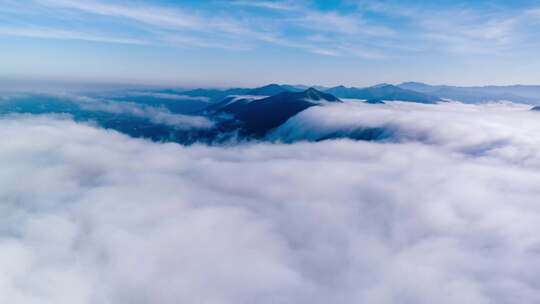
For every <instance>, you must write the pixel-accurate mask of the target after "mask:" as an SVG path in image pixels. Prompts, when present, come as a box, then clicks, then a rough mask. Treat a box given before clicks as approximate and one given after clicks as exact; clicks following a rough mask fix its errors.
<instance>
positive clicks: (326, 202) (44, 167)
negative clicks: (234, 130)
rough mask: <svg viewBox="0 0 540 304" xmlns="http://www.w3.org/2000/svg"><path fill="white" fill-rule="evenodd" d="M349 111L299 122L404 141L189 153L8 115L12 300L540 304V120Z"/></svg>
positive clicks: (516, 110) (432, 111)
mask: <svg viewBox="0 0 540 304" xmlns="http://www.w3.org/2000/svg"><path fill="white" fill-rule="evenodd" d="M342 107H343V108H338V107H336V108H330V107H325V108H328V109H325V110H328V111H329V112H328V113H329V114H328V115H330V116H328V117H323V116H320V115H318V113H317V111H318V109H317V108H312V109H310V110H308V111H306V112H305V113H304V114H301V117H297V119H300V118H302V119H303V121H304V122H306V123H308V122H309V121H310V120H308V119H307V118H309V119H312V120H313V122H315V121H316V122H318V125H317V126H320V127H321V129H323V130H326V129H327V128H329V126H331V125H336V124H337V121H336V119H332V118H330V117H333V118H337V117H338V116H332V114H337V113H339V114H340V115H342V114H343V113H350V115H349V116H344V117H343V119H342V121H344V122H343V124H347V123H349V124H351V125H352V121H356V122H357V123H358V122H359V121H360V122H362V124H365V123H368V122H369V123H372V124H373V125H379V124H384V123H389V122H390V121H393V122H394V124H395V125H397V126H399V127H400V128H403V130H406V133H407V134H408V136H407V139H406V140H402V141H400V142H397V141H396V142H387V143H373V142H354V141H349V140H336V141H324V142H318V143H295V144H290V145H285V144H269V143H253V144H243V145H238V146H231V147H208V146H199V145H195V146H190V147H183V146H179V145H176V144H157V143H152V142H149V141H144V140H138V139H133V138H129V137H127V136H124V135H121V134H119V133H116V132H113V131H107V130H103V129H98V128H95V127H92V126H89V125H84V124H77V123H75V122H73V121H70V120H67V119H62V118H58V117H50V116H10V117H4V118H2V119H1V120H0V126H1V127H0V137H1V138H5V139H9V140H3V141H0V167H1V168H2V171H1V172H0V202H1V204H0V208H1V212H2V217H1V218H0V261H1V262H0V300H1V301H2V302H6V303H7V302H9V303H15V304H17V303H25V304H26V303H55V304H56V303H69V304H73V303H98V304H101V303H165V304H167V303H276V302H277V303H433V302H437V303H494V302H496V303H516V302H519V303H536V302H538V301H539V300H540V292H539V291H538V290H539V289H538V279H539V277H538V273H540V264H539V263H538V258H539V255H540V253H539V248H540V237H539V236H538V233H537V231H538V230H539V229H540V205H539V204H538V197H540V188H538V185H539V184H540V173H538V172H539V171H538V168H539V166H540V153H539V152H538V148H537V147H539V145H538V140H537V139H535V138H537V136H538V132H537V131H538V128H540V126H539V125H540V123H539V121H538V119H540V116H539V115H537V113H528V112H525V111H522V110H523V109H522V108H520V107H516V106H512V105H492V106H489V105H488V106H469V105H459V104H446V105H439V106H427V105H403V104H400V103H396V104H392V105H387V106H386V107H385V106H379V105H369V106H360V105H359V106H353V105H347V104H346V105H343V106H342ZM348 107H350V108H348ZM343 109H344V110H345V111H343ZM334 111H336V112H334ZM427 113H429V115H428V114H427ZM319 114H320V113H319ZM533 114H534V115H533ZM518 118H519V119H518ZM435 122H436V123H435ZM406 126H408V128H407V129H405V127H406ZM321 132H322V131H321ZM415 134H416V136H414V135H415ZM501 139H504V140H501ZM494 140H496V141H499V142H500V143H499V144H498V145H495V146H489V148H486V149H484V150H483V151H482V152H481V153H470V152H469V150H468V149H467V147H476V146H477V145H478V143H483V142H492V141H494Z"/></svg>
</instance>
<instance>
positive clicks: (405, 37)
mask: <svg viewBox="0 0 540 304" xmlns="http://www.w3.org/2000/svg"><path fill="white" fill-rule="evenodd" d="M1 4H2V5H1V6H0V44H1V45H2V48H0V77H2V78H3V79H19V80H36V79H39V80H50V81H68V80H69V81H92V82H119V83H144V84H161V85H177V86H236V85H260V84H265V83H269V82H278V83H292V84H299V83H303V84H322V85H337V84H345V85H356V86H364V85H371V84H376V83H381V82H389V83H398V82H401V81H424V82H428V83H434V84H438V83H447V84H460V85H481V84H512V83H523V84H534V83H540V81H539V79H540V60H538V54H539V53H540V37H539V36H540V1H524V0H521V1H511V2H510V1H446V0H443V1H419V0H417V1H412V0H410V1H370V0H366V1H362V0H350V1H348V0H343V1H322V0H318V1H302V0H298V1H287V0H282V1H265V0H262V1H249V0H230V1H225V0H208V1H172V0H160V1H157V0H156V1H149V0H147V1H142V0H132V1H123V0H108V1H105V0H84V1H82V0H81V1H77V0H2V1H1Z"/></svg>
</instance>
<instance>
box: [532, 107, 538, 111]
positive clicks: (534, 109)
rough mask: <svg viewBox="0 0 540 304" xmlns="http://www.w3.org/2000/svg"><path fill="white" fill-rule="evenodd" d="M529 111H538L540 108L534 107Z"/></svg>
mask: <svg viewBox="0 0 540 304" xmlns="http://www.w3.org/2000/svg"><path fill="white" fill-rule="evenodd" d="M531 111H540V106H535V107H533V108H532V109H531Z"/></svg>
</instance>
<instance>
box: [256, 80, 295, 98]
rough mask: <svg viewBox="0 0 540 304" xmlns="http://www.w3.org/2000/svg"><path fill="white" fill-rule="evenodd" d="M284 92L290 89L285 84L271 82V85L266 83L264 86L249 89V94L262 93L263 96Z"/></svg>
mask: <svg viewBox="0 0 540 304" xmlns="http://www.w3.org/2000/svg"><path fill="white" fill-rule="evenodd" d="M283 92H289V90H288V89H286V88H285V87H283V86H280V85H279V84H275V83H271V84H269V85H265V86H262V87H258V88H255V89H252V90H250V91H248V93H247V94H248V95H262V96H271V95H276V94H279V93H283Z"/></svg>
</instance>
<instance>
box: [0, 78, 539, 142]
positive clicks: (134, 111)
mask: <svg viewBox="0 0 540 304" xmlns="http://www.w3.org/2000/svg"><path fill="white" fill-rule="evenodd" d="M14 96H16V97H12V98H11V97H10V98H7V97H5V98H4V99H5V100H4V101H3V102H1V103H0V115H6V114H10V113H28V114H49V113H59V114H69V115H70V116H72V117H73V118H74V119H75V120H77V121H92V122H96V123H97V124H99V125H100V126H102V127H104V128H111V129H114V130H117V131H120V132H122V133H125V134H129V135H131V136H134V137H144V138H150V139H152V140H155V141H174V142H178V143H182V144H192V143H195V142H200V143H202V142H204V143H211V144H214V143H224V142H228V141H231V140H250V139H258V140H265V139H268V138H267V136H268V135H269V134H271V131H272V130H274V129H276V128H278V127H280V126H282V125H283V124H285V123H286V122H287V121H288V120H289V119H291V118H293V117H294V116H295V115H297V114H298V113H300V112H302V111H304V110H306V109H308V108H310V107H315V106H324V105H328V104H334V103H342V102H364V103H385V102H389V101H390V102H391V101H401V102H415V103H424V104H434V103H439V102H445V100H459V101H463V102H468V103H481V102H488V101H499V100H507V101H512V102H520V103H527V104H531V105H540V102H539V100H540V86H500V87H498V86H487V87H453V86H432V85H428V84H424V83H418V82H408V83H402V84H400V85H397V86H396V85H391V84H380V85H376V86H372V87H367V88H356V87H344V86H337V87H333V88H325V87H316V88H315V87H313V88H312V87H310V88H307V87H306V86H303V85H279V84H269V85H266V86H262V87H258V88H232V89H224V90H219V89H192V90H177V89H167V90H163V89H161V90H137V91H130V90H127V91H119V92H112V93H111V92H102V93H99V94H96V95H84V96H71V95H51V94H19V95H17V94H16V95H14ZM531 110H534V111H540V106H536V107H531ZM172 121H180V122H179V123H178V125H177V123H171V122H172ZM184 121H196V122H200V121H205V122H208V125H210V127H207V128H196V127H194V128H189V127H187V128H186V127H182V126H181V124H182V123H183V122H184ZM387 131H388V130H384V129H370V128H363V129H359V130H357V131H355V132H352V133H351V132H349V133H347V134H345V135H344V134H332V135H331V136H330V137H329V138H339V137H343V136H346V137H348V138H353V139H361V140H377V139H380V138H383V137H384V136H385V134H387ZM323 139H326V138H323Z"/></svg>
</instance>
